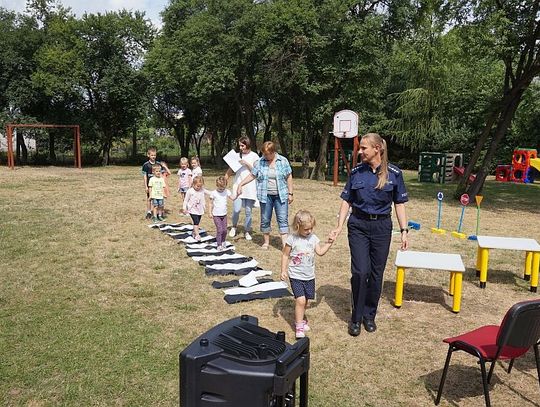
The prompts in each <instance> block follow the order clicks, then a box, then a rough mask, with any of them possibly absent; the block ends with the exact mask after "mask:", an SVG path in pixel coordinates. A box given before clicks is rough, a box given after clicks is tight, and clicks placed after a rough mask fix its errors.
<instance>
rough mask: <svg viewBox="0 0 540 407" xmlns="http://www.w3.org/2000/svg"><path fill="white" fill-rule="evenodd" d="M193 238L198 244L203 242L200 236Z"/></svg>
mask: <svg viewBox="0 0 540 407" xmlns="http://www.w3.org/2000/svg"><path fill="white" fill-rule="evenodd" d="M193 238H194V239H195V240H196V241H197V242H200V241H201V236H200V235H197V236H193Z"/></svg>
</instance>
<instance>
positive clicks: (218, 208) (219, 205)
mask: <svg viewBox="0 0 540 407" xmlns="http://www.w3.org/2000/svg"><path fill="white" fill-rule="evenodd" d="M231 195H232V193H231V191H229V190H228V189H225V190H223V191H222V192H219V191H218V190H217V189H216V190H214V191H212V192H210V199H211V200H212V202H213V206H212V216H225V215H227V199H228V198H229V197H230V196H231Z"/></svg>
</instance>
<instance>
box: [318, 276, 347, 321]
mask: <svg viewBox="0 0 540 407" xmlns="http://www.w3.org/2000/svg"><path fill="white" fill-rule="evenodd" d="M323 300H324V301H326V303H327V304H328V306H329V307H330V309H332V311H333V312H334V314H335V315H336V317H338V318H339V319H340V320H342V321H344V322H349V320H350V319H351V313H350V310H351V291H350V290H349V289H346V288H343V287H338V286H336V285H329V284H327V285H323V286H321V287H319V289H318V290H317V301H316V303H315V304H313V307H316V306H317V305H318V304H320V303H321V301H323Z"/></svg>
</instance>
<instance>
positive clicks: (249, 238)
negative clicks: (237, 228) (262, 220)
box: [244, 232, 253, 240]
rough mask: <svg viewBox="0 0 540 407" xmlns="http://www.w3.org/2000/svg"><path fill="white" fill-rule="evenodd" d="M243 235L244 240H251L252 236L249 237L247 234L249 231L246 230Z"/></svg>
mask: <svg viewBox="0 0 540 407" xmlns="http://www.w3.org/2000/svg"><path fill="white" fill-rule="evenodd" d="M244 237H245V238H246V240H253V238H252V237H251V235H250V234H249V232H246V233H245V234H244Z"/></svg>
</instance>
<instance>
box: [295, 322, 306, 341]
mask: <svg viewBox="0 0 540 407" xmlns="http://www.w3.org/2000/svg"><path fill="white" fill-rule="evenodd" d="M295 335H296V339H301V338H305V337H306V334H305V333H304V323H303V322H301V323H299V324H296V330H295Z"/></svg>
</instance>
